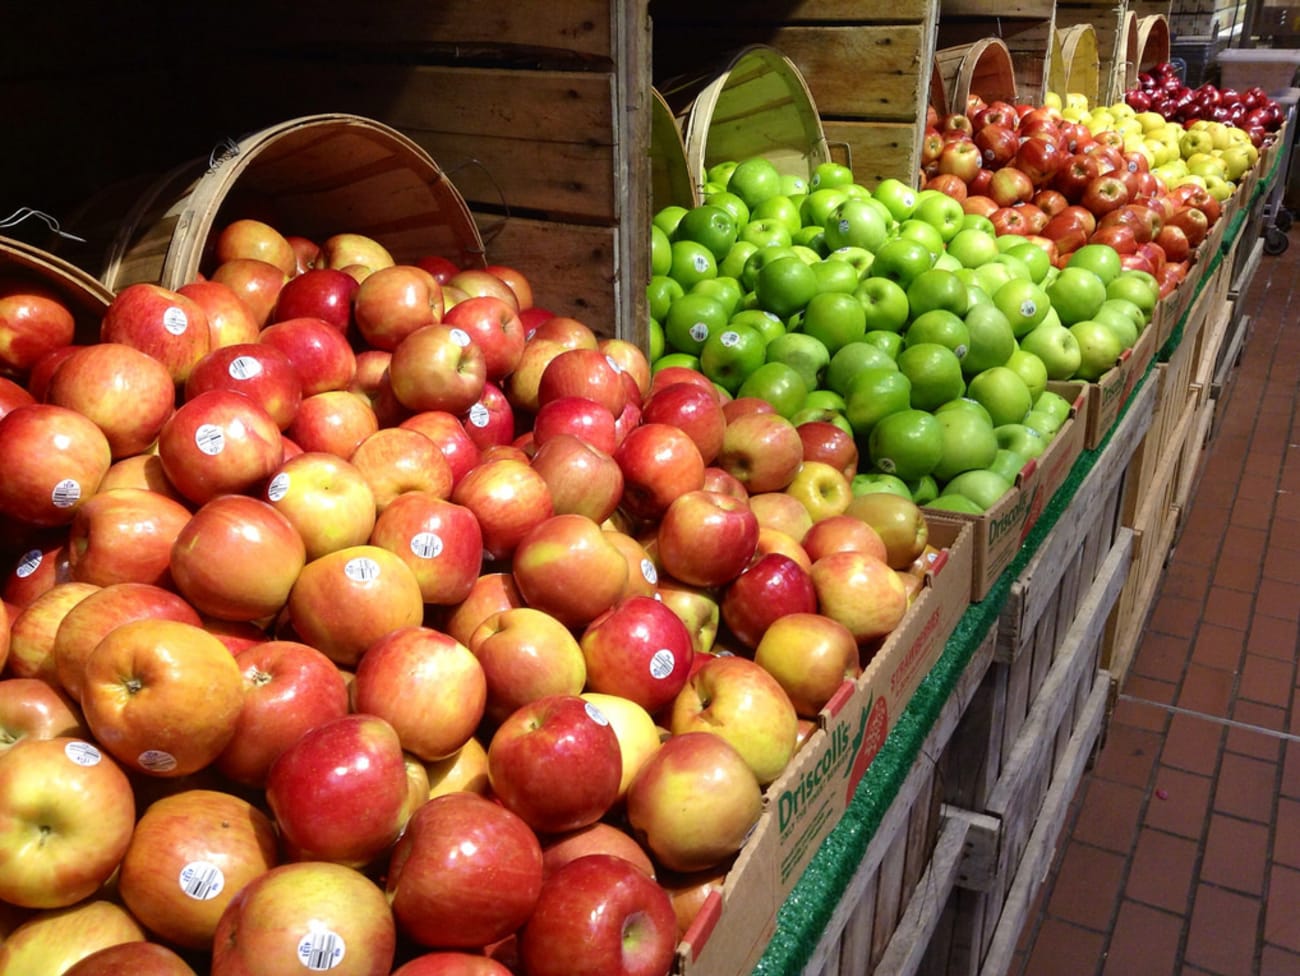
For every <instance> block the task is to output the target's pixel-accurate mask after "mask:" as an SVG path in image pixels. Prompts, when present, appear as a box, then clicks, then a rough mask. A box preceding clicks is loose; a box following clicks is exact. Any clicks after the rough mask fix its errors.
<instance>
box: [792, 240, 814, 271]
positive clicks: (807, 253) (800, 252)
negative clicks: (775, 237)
mask: <svg viewBox="0 0 1300 976" xmlns="http://www.w3.org/2000/svg"><path fill="white" fill-rule="evenodd" d="M790 250H792V251H794V253H795V255H796V256H797V257H798V258H799V259H800V260H801V261H803V263H804V264H806V265H809V266H810V267H811V266H812V265H815V264H821V262H822V255H821V254H819V253H818V252H817V251H814V250H813V249H812V248H811V247H808V246H806V245H804V244H791V245H790Z"/></svg>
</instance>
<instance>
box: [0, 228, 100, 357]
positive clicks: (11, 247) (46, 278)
mask: <svg viewBox="0 0 1300 976" xmlns="http://www.w3.org/2000/svg"><path fill="white" fill-rule="evenodd" d="M10 281H27V282H31V283H33V284H36V285H41V286H43V287H44V288H47V289H49V290H51V291H52V292H53V293H54V294H55V295H56V296H57V297H58V298H59V300H60V301H62V302H63V304H64V305H65V306H66V307H67V309H68V311H69V312H71V313H72V317H73V319H75V320H76V323H77V331H76V341H77V342H78V343H79V344H90V343H94V342H98V341H99V326H100V321H101V320H102V319H103V317H104V311H105V309H107V308H108V303H109V302H111V301H112V300H113V293H112V292H111V291H109V290H108V289H107V288H106V287H104V284H103V283H102V282H100V281H99V280H98V279H97V278H95V277H93V276H92V275H90V274H89V273H87V272H86V271H83V270H82V269H81V268H78V267H76V266H75V265H72V264H69V263H68V262H67V261H65V260H63V259H62V258H60V257H58V256H56V255H54V254H50V253H49V252H47V251H44V250H42V249H40V248H38V247H34V246H33V245H31V244H27V243H24V242H23V241H16V240H12V239H10V238H8V237H0V282H10Z"/></svg>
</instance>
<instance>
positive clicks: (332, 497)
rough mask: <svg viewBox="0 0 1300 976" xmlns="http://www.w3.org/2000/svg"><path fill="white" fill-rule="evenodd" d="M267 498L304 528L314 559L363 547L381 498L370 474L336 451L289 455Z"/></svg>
mask: <svg viewBox="0 0 1300 976" xmlns="http://www.w3.org/2000/svg"><path fill="white" fill-rule="evenodd" d="M265 498H266V500H267V501H268V502H269V503H270V504H271V506H272V507H273V508H274V509H275V510H276V511H277V512H279V513H280V514H281V515H283V516H284V517H285V518H286V519H288V521H289V524H291V525H292V526H293V527H294V528H295V529H296V530H297V531H298V535H299V536H300V537H301V538H302V541H303V545H304V546H305V547H306V552H307V558H308V559H309V560H310V559H318V558H320V557H321V556H324V555H325V554H326V553H330V552H334V551H336V550H338V549H344V548H346V547H348V546H359V545H362V544H364V543H365V542H366V541H367V540H368V539H369V538H370V533H371V531H372V530H373V529H374V527H375V518H376V504H375V496H374V492H372V491H371V489H370V484H369V482H367V480H366V478H365V475H364V474H363V473H362V472H361V471H360V470H359V469H358V468H357V467H356V466H355V465H353V464H352V463H351V462H349V461H345V460H343V459H342V458H341V457H337V456H336V455H333V454H325V453H319V452H314V451H309V452H306V453H303V454H297V455H295V456H293V457H291V458H288V459H287V460H286V461H285V462H284V463H283V464H281V465H280V466H279V467H278V468H277V469H276V471H275V473H274V474H273V475H272V476H271V478H270V480H269V481H268V482H267V485H266V493H265Z"/></svg>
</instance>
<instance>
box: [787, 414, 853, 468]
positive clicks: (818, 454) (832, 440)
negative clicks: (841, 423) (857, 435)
mask: <svg viewBox="0 0 1300 976" xmlns="http://www.w3.org/2000/svg"><path fill="white" fill-rule="evenodd" d="M795 430H796V431H797V432H798V434H799V440H800V441H802V442H803V459H804V460H805V461H822V462H825V463H826V464H829V465H830V466H831V467H833V468H835V469H836V470H837V471H840V472H842V473H843V475H844V477H846V478H852V477H853V476H854V475H855V474H857V473H858V445H857V443H856V442H855V441H854V440H853V436H852V435H851V434H849V433H848V432H847V431H846V430H844V429H843V428H842V427H838V426H836V425H835V424H833V423H831V422H830V421H826V420H809V421H806V422H805V423H802V424H799V425H798V426H797V427H796V428H795Z"/></svg>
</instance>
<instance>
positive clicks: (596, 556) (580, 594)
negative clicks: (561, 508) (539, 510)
mask: <svg viewBox="0 0 1300 976" xmlns="http://www.w3.org/2000/svg"><path fill="white" fill-rule="evenodd" d="M511 565H512V569H513V572H514V576H515V583H516V585H518V587H519V592H520V594H521V595H522V596H523V598H524V600H525V602H527V604H528V605H529V606H531V607H534V608H535V609H538V610H542V611H544V612H546V613H549V614H550V615H551V616H553V617H555V618H556V619H557V620H559V621H560V622H561V623H563V624H565V625H567V626H570V627H582V626H585V625H586V624H588V623H589V622H590V621H592V620H593V619H595V618H596V617H597V616H599V615H600V614H602V613H604V612H605V611H606V610H608V609H609V608H610V607H612V606H613V605H614V603H615V602H616V601H617V600H618V598H619V596H620V595H621V593H622V591H623V589H624V587H625V586H626V585H627V575H628V567H627V560H626V559H625V558H624V556H623V554H622V552H621V551H620V550H619V549H618V548H617V547H616V546H614V544H613V543H612V542H611V541H610V539H609V537H608V536H607V535H606V533H605V532H603V531H602V530H601V528H600V525H599V524H598V523H597V522H595V521H593V520H592V519H590V518H588V517H587V516H585V515H553V516H551V517H550V518H548V519H546V520H545V521H543V522H541V523H539V524H538V525H536V526H534V527H533V529H532V530H530V531H529V533H528V534H527V535H526V536H524V538H523V539H522V540H521V541H520V542H519V545H518V546H517V547H516V549H515V551H514V555H513V559H512V563H511Z"/></svg>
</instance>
